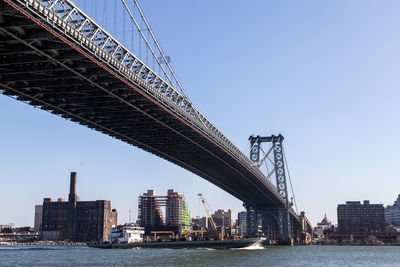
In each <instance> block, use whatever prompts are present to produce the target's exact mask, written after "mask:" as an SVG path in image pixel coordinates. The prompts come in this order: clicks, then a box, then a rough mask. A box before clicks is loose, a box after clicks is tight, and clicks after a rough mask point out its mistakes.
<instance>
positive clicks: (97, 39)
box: [10, 0, 268, 183]
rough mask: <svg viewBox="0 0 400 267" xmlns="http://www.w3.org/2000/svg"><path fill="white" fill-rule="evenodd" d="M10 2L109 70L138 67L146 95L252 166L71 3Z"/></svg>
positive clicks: (127, 71) (62, 0)
mask: <svg viewBox="0 0 400 267" xmlns="http://www.w3.org/2000/svg"><path fill="white" fill-rule="evenodd" d="M10 2H12V3H14V4H17V5H18V6H19V7H20V8H23V9H25V10H28V11H29V12H32V13H34V14H35V17H38V18H40V19H41V20H43V22H44V23H46V24H50V25H52V28H53V29H56V30H58V31H60V32H63V33H64V34H65V35H66V36H67V38H68V39H71V40H73V41H74V42H75V43H79V44H80V46H82V47H83V49H84V50H86V51H90V53H92V54H93V55H94V56H95V57H98V58H100V59H101V60H105V61H106V62H108V64H109V65H110V68H112V69H115V70H117V71H119V72H121V74H124V75H125V76H127V77H132V76H133V75H132V74H131V73H130V72H131V70H133V69H135V68H136V66H138V68H137V70H142V71H141V72H138V71H137V72H134V73H135V74H136V75H139V76H140V77H141V78H142V79H145V81H144V82H145V84H146V82H147V85H145V84H143V86H141V88H142V89H143V90H145V91H148V93H150V94H151V95H158V94H161V95H162V98H163V99H164V98H166V99H168V101H169V103H168V104H167V105H168V106H170V107H172V106H174V110H175V112H178V113H181V114H185V116H186V117H187V118H186V119H185V120H189V121H191V123H193V124H195V125H196V127H197V128H199V129H202V131H203V132H205V133H206V134H207V135H208V136H210V137H212V138H213V139H215V140H216V141H217V143H219V144H221V145H223V146H224V147H225V149H227V150H228V151H230V152H231V153H233V155H235V156H236V157H237V158H238V159H239V160H241V161H242V162H244V164H247V165H249V166H250V163H251V162H250V161H249V160H248V158H247V157H246V156H245V155H244V154H243V153H242V152H241V151H240V150H239V149H238V148H237V147H235V146H234V145H233V144H232V143H231V142H230V141H229V139H228V138H226V137H225V136H224V135H223V134H222V133H221V132H220V131H219V130H218V128H217V127H215V126H214V125H213V124H212V123H211V122H210V121H209V120H208V119H207V118H206V117H205V116H204V115H203V114H202V113H201V112H199V111H198V110H197V109H196V108H195V107H194V106H193V105H192V104H191V103H189V102H188V101H187V100H185V98H184V97H183V96H182V95H181V94H180V93H179V92H178V91H177V90H176V89H175V88H174V87H173V86H171V85H170V84H169V83H167V82H166V81H164V79H162V78H161V77H160V76H159V75H158V74H157V73H155V72H154V71H152V70H151V69H150V68H149V67H148V66H146V65H145V64H144V63H143V62H142V61H141V60H140V59H139V58H137V56H136V55H134V54H133V53H132V52H130V51H129V50H128V49H126V48H125V47H124V46H123V45H122V44H121V43H119V42H118V41H117V40H116V39H115V38H113V37H112V36H111V35H110V34H109V33H108V32H107V31H105V30H104V29H103V28H101V27H100V26H99V25H98V24H97V23H96V22H94V21H93V20H92V19H91V18H90V17H88V16H87V15H86V14H85V13H84V12H83V11H81V10H80V9H79V8H78V7H77V6H75V4H73V2H72V1H70V0H60V1H54V2H52V1H46V0H10ZM50 3H52V4H50ZM70 12H72V13H70ZM83 23H85V25H82V24H83ZM106 41H107V43H106ZM106 44H107V45H106ZM107 46H108V47H110V48H111V47H113V48H118V49H119V51H120V52H119V53H114V52H115V51H116V49H111V50H110V49H108V50H105V49H104V47H107ZM107 54H108V55H107ZM122 59H126V61H124V62H121V61H122ZM135 79H136V78H135ZM160 101H161V102H163V103H164V102H165V100H161V99H160ZM165 103H166V102H165ZM251 168H252V167H251ZM253 171H254V172H256V173H257V176H260V178H261V179H262V180H263V181H264V182H265V183H268V181H267V179H265V177H263V175H262V174H261V173H259V172H258V171H257V170H256V169H254V170H253Z"/></svg>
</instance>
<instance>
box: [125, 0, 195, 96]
mask: <svg viewBox="0 0 400 267" xmlns="http://www.w3.org/2000/svg"><path fill="white" fill-rule="evenodd" d="M122 1H124V0H122ZM133 2H134V3H135V6H136V8H137V10H138V11H139V13H140V16H141V17H142V19H143V21H144V23H145V25H146V28H147V30H148V31H149V35H150V36H151V38H152V39H153V41H154V44H155V45H156V47H157V49H158V51H159V52H160V55H161V57H162V59H163V60H164V62H165V65H167V67H168V69H169V71H170V73H171V75H172V77H173V78H174V80H175V82H176V84H177V85H178V87H179V89H180V90H181V92H182V94H183V95H184V97H185V98H186V100H187V101H188V102H190V101H189V97H188V96H187V95H186V93H185V91H184V90H183V87H182V85H181V84H180V82H179V80H178V78H177V77H176V75H175V73H174V71H173V70H172V68H171V66H170V65H169V63H168V61H167V59H166V57H165V55H164V53H163V51H162V49H161V47H160V45H159V44H158V42H157V40H156V37H155V36H154V34H153V32H152V31H151V28H150V26H149V24H148V23H147V20H146V18H145V16H144V15H143V12H142V10H141V8H140V6H139V3H138V2H137V0H133ZM157 62H158V60H157ZM159 64H160V63H159Z"/></svg>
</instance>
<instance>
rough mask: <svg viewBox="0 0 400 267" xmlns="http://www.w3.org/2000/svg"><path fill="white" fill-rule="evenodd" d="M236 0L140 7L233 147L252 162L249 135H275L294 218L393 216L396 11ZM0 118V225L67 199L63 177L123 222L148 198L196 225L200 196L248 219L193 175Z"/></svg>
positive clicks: (33, 112)
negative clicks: (182, 209) (169, 195)
mask: <svg viewBox="0 0 400 267" xmlns="http://www.w3.org/2000/svg"><path fill="white" fill-rule="evenodd" d="M76 2H77V3H78V5H80V3H81V2H82V1H76ZM389 2H390V1H389ZM239 3H240V2H236V4H232V2H229V4H227V3H226V2H225V3H214V2H211V1H210V2H206V3H203V2H202V3H201V4H200V3H191V4H189V3H178V2H169V3H158V2H157V3H156V2H155V1H146V2H143V3H141V4H142V6H143V10H144V12H145V14H146V16H147V17H148V19H149V21H150V24H151V26H152V29H153V30H154V31H155V33H156V35H157V38H158V39H159V41H160V42H161V44H162V46H163V49H164V50H165V51H166V53H167V54H168V55H170V56H171V58H172V64H173V66H174V68H175V70H176V72H177V74H178V77H179V79H180V80H181V81H182V82H183V84H184V86H185V88H186V91H187V92H188V94H189V96H190V99H191V100H192V101H193V102H194V104H195V105H196V107H198V108H199V109H200V110H202V112H204V113H205V115H206V116H207V117H208V118H209V119H210V120H211V121H212V122H213V123H215V125H217V126H218V127H219V128H220V129H221V130H222V132H223V133H224V134H225V135H226V136H228V137H229V138H230V139H231V140H232V141H233V143H234V144H236V145H237V146H238V147H239V148H240V149H241V150H242V151H243V152H244V153H246V154H248V150H249V144H248V140H247V138H248V136H250V135H251V134H256V135H258V134H260V135H271V134H278V133H282V134H283V135H284V136H285V141H284V146H285V150H286V152H287V157H288V163H289V168H290V172H291V176H292V182H293V186H294V190H295V194H296V199H297V204H298V206H299V211H301V210H304V211H305V212H306V215H307V216H308V217H309V218H310V219H311V221H312V223H313V224H316V223H317V222H319V221H320V220H321V219H322V218H323V214H325V213H326V214H327V215H328V217H329V218H330V219H332V220H333V221H334V222H337V218H336V207H337V204H339V203H344V202H345V201H348V200H360V201H362V200H365V199H369V200H371V202H373V203H383V204H384V205H385V206H387V205H391V204H392V203H393V201H394V200H395V199H396V197H397V195H398V193H399V192H398V188H399V185H400V182H399V181H398V179H397V175H396V174H397V173H398V166H397V165H396V163H397V161H398V155H397V151H398V150H399V148H400V141H399V140H398V139H396V137H397V136H398V134H399V133H400V128H399V125H396V123H395V122H396V119H398V118H399V115H400V111H399V109H398V108H397V106H396V105H397V100H398V99H399V96H400V95H399V93H398V90H397V88H398V87H399V85H400V80H399V78H398V77H397V75H396V74H397V72H396V70H397V69H398V67H399V66H398V65H399V62H400V60H399V57H400V54H399V52H398V51H397V47H398V46H399V44H400V38H399V37H397V36H396V32H397V29H398V26H400V25H399V24H400V23H399V21H398V19H397V14H396V12H395V10H396V8H393V6H399V5H400V4H398V3H397V2H395V1H392V2H390V3H391V4H390V5H389V4H386V5H383V4H378V3H375V2H373V1H354V2H351V3H349V2H347V1H337V2H335V3H319V2H318V1H311V2H310V3H311V4H310V5H307V6H302V5H301V4H300V3H293V2H292V3H291V4H287V3H273V2H264V1H255V2H253V4H252V5H244V6H243V5H239ZM209 5H212V6H213V10H209V9H208V8H207V6H209ZM80 6H81V7H83V5H80ZM155 6H157V8H155ZM86 8H87V9H88V12H89V13H90V12H93V11H90V5H89V4H86ZM110 12H112V10H110ZM98 13H100V12H98ZM201 14H207V17H208V20H206V21H205V20H204V19H202V15H201ZM182 21H185V23H184V24H185V25H183V23H182ZM111 28H112V25H111ZM111 32H112V31H111ZM249 41H251V42H249ZM204 77H207V78H206V79H205V78H204ZM273 100H276V101H273ZM0 112H1V114H2V116H0V123H1V125H2V131H1V138H0V139H1V140H0V147H2V151H3V153H1V155H0V160H1V162H2V163H3V164H2V167H3V168H2V169H3V170H2V180H3V182H8V181H10V185H9V186H8V189H7V192H5V193H4V194H3V197H2V200H3V201H7V200H10V203H13V204H12V206H9V205H7V207H5V206H6V205H2V207H1V208H0V224H6V223H10V222H11V223H13V222H14V223H15V224H16V225H18V226H24V225H33V215H34V205H35V204H41V201H42V200H43V198H44V197H53V198H57V197H66V196H67V194H68V192H66V190H65V188H68V181H67V179H66V177H68V175H69V172H70V171H77V172H78V175H79V177H80V179H79V180H78V187H79V191H78V195H80V196H81V198H82V200H90V199H105V200H111V201H112V203H113V207H115V208H116V209H117V210H118V211H119V221H120V222H126V221H128V217H129V209H130V210H132V217H134V218H137V197H138V195H139V194H141V193H142V192H144V191H145V190H147V189H148V188H152V189H155V191H156V192H164V191H166V190H167V189H169V188H174V189H175V190H176V191H177V192H182V193H185V197H186V199H187V201H188V204H189V209H190V211H191V216H192V217H195V216H196V215H197V214H196V213H198V210H200V211H201V210H202V209H201V205H200V204H198V199H197V194H198V193H203V194H204V196H205V197H206V199H207V201H208V202H209V203H210V204H211V206H212V208H213V209H214V211H215V210H217V209H225V210H227V209H231V210H232V211H234V214H237V212H239V211H242V210H244V208H243V207H242V203H241V201H239V200H237V199H235V198H234V197H233V196H230V195H229V194H228V193H226V192H223V191H222V190H221V189H219V188H217V187H216V186H214V185H212V184H210V183H209V182H207V181H205V180H203V179H202V178H200V177H198V176H196V175H194V174H192V173H189V172H188V171H186V170H183V169H181V168H180V167H178V166H175V165H173V164H171V163H169V162H166V161H165V160H162V159H160V158H157V157H156V156H154V155H151V154H147V153H146V152H144V151H141V150H139V149H137V148H135V147H131V146H129V145H127V144H125V143H122V142H121V141H119V140H116V139H112V138H110V137H108V136H105V135H102V134H100V133H98V132H95V131H93V130H90V129H87V128H84V127H82V126H80V125H77V124H75V123H72V122H70V121H66V120H64V119H62V118H59V117H56V116H54V115H52V114H49V113H46V112H44V111H41V110H39V109H35V108H33V107H31V106H28V105H25V104H23V103H21V102H18V101H15V100H12V99H9V98H7V97H5V96H1V97H0ZM388 185H390V186H388ZM316 203H318V205H316Z"/></svg>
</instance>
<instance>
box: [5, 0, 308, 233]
mask: <svg viewBox="0 0 400 267" xmlns="http://www.w3.org/2000/svg"><path fill="white" fill-rule="evenodd" d="M107 2H112V1H107ZM116 2H117V1H114V2H112V3H116ZM118 3H119V5H120V6H119V8H118V14H120V13H121V12H122V13H123V14H124V15H123V18H124V19H123V28H124V30H123V32H126V31H125V26H126V25H125V24H126V23H128V26H127V29H134V30H130V32H131V33H132V36H131V38H125V37H126V36H124V38H120V39H118V38H116V37H115V36H113V35H112V34H110V32H109V31H107V30H106V29H105V28H104V27H102V26H101V25H100V24H99V23H98V22H96V21H95V20H94V19H93V18H91V17H90V16H89V15H88V14H86V13H85V12H84V11H83V10H82V9H81V8H80V7H79V6H78V5H76V4H75V3H74V2H72V1H71V0H1V1H0V59H1V60H0V92H1V93H2V94H4V95H7V96H10V97H13V98H15V99H17V100H19V101H23V102H26V103H28V104H30V105H33V106H35V107H38V108H41V109H42V110H45V111H48V112H51V113H53V114H55V115H57V116H60V117H63V118H66V119H68V120H71V121H74V122H76V123H79V124H81V125H83V126H85V127H89V128H91V129H94V130H96V131H99V132H102V133H104V134H107V135H109V136H112V137H114V138H116V139H119V140H121V141H123V142H126V143H128V144H130V145H133V146H136V147H139V148H141V149H143V150H145V151H147V152H149V153H152V154H155V155H157V156H159V157H161V158H163V159H166V160H168V161H170V162H172V163H174V164H176V165H178V166H181V167H182V168H185V169H187V170H189V171H191V172H193V173H195V174H197V175H198V176H200V177H202V178H204V179H206V180H208V181H209V182H211V183H213V184H215V185H216V186H218V187H220V188H222V189H223V190H225V191H226V192H228V193H230V194H232V195H233V196H235V197H237V198H238V199H240V200H241V201H243V202H244V206H245V207H246V209H247V211H248V212H247V216H248V218H247V221H248V223H247V227H248V234H249V235H257V234H259V232H260V230H259V225H260V221H262V222H263V223H262V225H263V226H262V230H261V232H263V234H264V235H266V236H267V237H269V238H270V239H278V238H281V239H286V240H288V239H291V238H293V237H297V236H298V235H299V233H300V232H303V233H304V231H307V230H309V229H310V227H311V226H310V223H309V222H308V220H307V219H306V218H305V216H304V215H302V214H298V212H297V211H295V210H294V209H293V203H292V201H291V200H290V199H289V194H288V187H287V181H286V177H287V175H286V172H285V160H284V153H283V146H282V142H283V136H281V135H278V136H269V137H260V136H257V137H254V136H252V137H250V139H249V140H250V143H251V152H250V158H249V157H247V156H246V155H245V154H244V153H243V152H241V151H240V150H239V149H238V148H237V147H236V146H235V145H234V144H233V143H232V142H231V141H230V140H229V139H228V138H227V137H226V136H225V135H224V134H223V133H222V132H221V131H220V130H219V129H218V128H217V127H216V126H215V125H214V124H213V123H212V122H211V121H210V120H209V119H208V118H206V116H205V115H204V114H203V113H202V112H200V111H199V110H198V109H197V108H196V107H195V106H194V105H193V103H192V102H191V101H190V99H189V97H188V96H187V94H186V92H185V90H184V89H183V87H182V85H181V83H180V82H179V80H178V79H177V76H176V74H175V73H174V71H173V69H172V67H171V66H170V64H169V58H168V57H167V56H165V54H164V53H163V51H162V49H161V47H160V45H159V43H158V42H157V39H156V37H155V35H154V33H153V32H152V30H151V27H150V26H149V24H148V21H147V20H146V18H145V16H144V14H143V12H142V10H141V9H140V7H139V4H138V3H137V1H136V0H133V1H131V2H126V1H124V0H121V1H118ZM115 12H117V8H116V9H115ZM115 20H116V18H114V21H113V23H114V25H116V23H117V22H116V21H115ZM114 27H115V28H117V26H114ZM127 31H129V30H127ZM134 35H135V36H134ZM121 39H122V40H124V39H130V40H125V42H122V41H121ZM142 52H144V54H145V56H138V54H139V55H141V54H143V53H142ZM143 58H145V59H143ZM265 142H268V143H269V144H270V145H271V148H270V149H269V150H268V152H266V153H265V155H264V156H262V155H261V156H262V158H261V156H260V153H261V151H262V149H261V144H262V143H265ZM270 155H273V159H272V160H271V159H270V158H269V156H270ZM267 158H268V160H269V161H270V162H271V163H272V164H273V167H272V169H271V171H270V172H269V173H267V175H265V174H264V173H263V172H262V171H261V170H260V168H259V167H260V165H261V164H262V163H263V162H264V161H265V160H266V159H267ZM271 175H274V176H275V178H276V183H275V184H274V183H273V182H272V180H271V179H270V178H271Z"/></svg>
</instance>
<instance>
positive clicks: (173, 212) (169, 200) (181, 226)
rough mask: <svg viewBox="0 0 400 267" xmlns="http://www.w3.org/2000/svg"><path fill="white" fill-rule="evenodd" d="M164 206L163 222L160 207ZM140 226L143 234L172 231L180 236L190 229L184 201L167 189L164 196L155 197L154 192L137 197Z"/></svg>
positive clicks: (179, 194) (176, 193)
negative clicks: (143, 230)
mask: <svg viewBox="0 0 400 267" xmlns="http://www.w3.org/2000/svg"><path fill="white" fill-rule="evenodd" d="M164 206H165V220H164V217H163V214H162V207H164ZM139 220H140V226H142V227H145V233H146V234H149V233H150V232H151V231H160V230H161V231H163V230H164V231H165V230H168V231H174V232H175V233H176V234H181V233H182V232H183V231H185V230H188V229H190V226H191V225H190V214H189V210H188V208H187V205H186V202H185V199H184V197H183V195H182V194H181V193H178V192H175V190H173V189H169V190H168V193H167V195H166V196H156V195H155V193H154V190H148V191H147V193H144V194H143V195H140V196H139Z"/></svg>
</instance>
